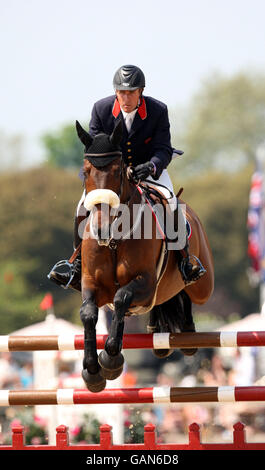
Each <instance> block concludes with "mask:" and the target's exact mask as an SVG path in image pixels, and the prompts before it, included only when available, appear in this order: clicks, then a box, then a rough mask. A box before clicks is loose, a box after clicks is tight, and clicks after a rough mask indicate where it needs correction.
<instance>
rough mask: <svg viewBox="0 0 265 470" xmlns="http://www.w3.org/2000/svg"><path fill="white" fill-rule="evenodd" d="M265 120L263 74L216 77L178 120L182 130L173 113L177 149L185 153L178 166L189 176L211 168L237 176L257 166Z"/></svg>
mask: <svg viewBox="0 0 265 470" xmlns="http://www.w3.org/2000/svg"><path fill="white" fill-rule="evenodd" d="M264 115H265V76H264V75H261V74H260V75H258V74H256V75H254V74H246V73H240V74H237V75H235V76H232V77H230V78H225V77H222V76H221V75H218V74H215V75H213V76H211V77H210V78H208V79H206V80H205V81H204V82H203V84H202V86H201V88H200V89H199V91H198V92H197V93H196V95H195V96H194V97H193V99H192V101H191V103H190V106H189V108H188V109H187V110H186V112H185V113H183V112H182V113H180V115H179V116H178V118H179V119H180V120H182V126H181V129H180V130H178V128H176V127H175V125H174V122H176V116H177V114H176V112H175V114H173V113H172V119H173V123H172V126H171V127H172V129H173V131H172V133H173V139H172V140H173V144H174V145H175V146H176V147H180V148H182V150H184V156H183V157H182V158H180V159H177V160H175V161H174V163H173V167H174V168H175V169H176V170H177V171H179V172H180V173H181V174H182V175H183V176H185V177H186V176H191V175H192V176H194V175H196V174H198V173H201V172H207V171H209V170H210V169H221V170H224V171H235V170H238V169H240V168H242V167H243V166H245V165H247V164H248V163H250V162H253V160H254V157H255V152H256V149H257V147H258V146H259V145H260V144H261V143H262V142H263V141H264V137H265V119H264ZM178 127H179V125H178ZM174 129H175V131H174Z"/></svg>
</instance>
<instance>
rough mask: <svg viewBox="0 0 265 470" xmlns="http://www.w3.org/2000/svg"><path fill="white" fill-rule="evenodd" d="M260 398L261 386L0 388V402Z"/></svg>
mask: <svg viewBox="0 0 265 470" xmlns="http://www.w3.org/2000/svg"><path fill="white" fill-rule="evenodd" d="M238 401H248V402H250V401H251V402H252V401H258V402H260V401H264V402H265V387H264V386H249V387H232V386H224V387H151V388H123V389H122V388H121V389H118V388H117V389H106V390H103V391H102V392H99V393H92V392H89V391H88V390H86V389H80V390H78V389H77V390H75V389H58V390H0V406H16V405H24V406H34V405H80V404H86V405H87V404H114V403H115V404H129V403H194V402H196V403H197V402H199V403H201V402H238Z"/></svg>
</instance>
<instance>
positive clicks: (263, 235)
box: [247, 167, 265, 284]
mask: <svg viewBox="0 0 265 470" xmlns="http://www.w3.org/2000/svg"><path fill="white" fill-rule="evenodd" d="M264 215H265V211H264V190H263V173H262V172H261V171H260V170H259V169H258V167H257V169H256V171H255V172H254V173H253V175H252V178H251V187H250V194H249V207H248V218H247V228H248V256H249V258H250V260H251V269H252V273H253V276H254V277H255V278H256V279H257V280H258V282H256V283H257V284H258V283H260V282H264V281H265V217H264Z"/></svg>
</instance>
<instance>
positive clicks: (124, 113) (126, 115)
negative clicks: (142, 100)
mask: <svg viewBox="0 0 265 470" xmlns="http://www.w3.org/2000/svg"><path fill="white" fill-rule="evenodd" d="M137 111H138V108H136V109H134V110H133V111H131V112H130V113H126V112H125V111H123V109H122V108H121V112H122V114H123V117H124V119H126V118H127V117H131V118H132V119H133V118H134V116H135V114H136V113H137Z"/></svg>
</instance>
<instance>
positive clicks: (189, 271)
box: [174, 207, 206, 285]
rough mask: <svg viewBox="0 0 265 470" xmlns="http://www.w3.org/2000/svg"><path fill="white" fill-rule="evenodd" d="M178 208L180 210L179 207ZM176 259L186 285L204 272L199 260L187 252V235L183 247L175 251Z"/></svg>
mask: <svg viewBox="0 0 265 470" xmlns="http://www.w3.org/2000/svg"><path fill="white" fill-rule="evenodd" d="M179 210H181V208H180V207H179ZM174 230H175V232H178V208H177V209H176V210H175V212H174ZM177 260H178V267H179V270H180V273H181V275H182V279H183V281H184V282H185V284H186V285H189V284H192V283H193V282H196V281H198V280H199V279H200V278H201V277H202V276H203V275H204V274H205V273H206V269H205V268H204V267H203V265H202V263H201V262H200V260H199V259H198V258H197V257H196V256H194V255H190V253H189V240H188V236H186V244H185V247H184V248H183V249H182V250H178V251H177ZM191 260H192V261H193V263H192V262H191Z"/></svg>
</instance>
